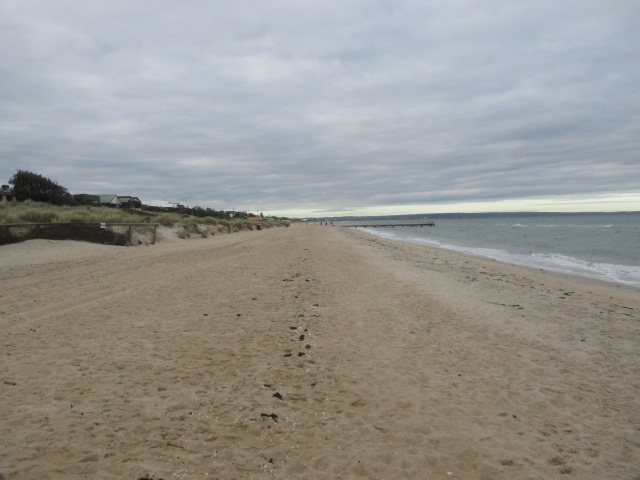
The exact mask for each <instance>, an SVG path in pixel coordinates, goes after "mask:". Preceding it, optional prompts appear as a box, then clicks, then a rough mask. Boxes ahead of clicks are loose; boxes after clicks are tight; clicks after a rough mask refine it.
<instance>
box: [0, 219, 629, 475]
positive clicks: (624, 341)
mask: <svg viewBox="0 0 640 480" xmlns="http://www.w3.org/2000/svg"><path fill="white" fill-rule="evenodd" d="M0 281H1V283H2V289H1V290H0V292H1V296H0V312H1V316H0V329H1V336H0V348H1V359H2V371H1V373H0V375H1V378H0V398H2V401H1V402H0V429H1V430H2V435H1V439H0V478H4V479H14V478H16V479H38V480H40V479H81V478H82V479H84V478H91V479H112V478H121V479H132V480H134V479H138V478H140V477H143V476H145V475H149V476H155V478H164V479H165V480H167V479H169V478H182V479H203V478H221V479H232V478H265V479H272V478H273V479H280V478H291V479H297V478H318V479H333V478H377V479H393V478H412V479H413V478H415V479H431V478H433V479H514V478H518V479H553V478H563V479H566V478H580V479H602V478H619V479H623V478H624V479H633V478H639V476H640V442H639V440H638V439H639V438H640V434H639V433H640V432H639V427H640V400H639V399H640V395H639V394H640V375H639V374H640V362H639V355H638V351H639V348H640V333H639V323H638V321H639V318H640V300H639V299H640V293H639V292H638V289H632V288H628V287H622V286H614V285H607V284H601V283H597V282H592V281H587V280H579V281H576V280H574V279H571V278H563V277H560V276H557V275H547V274H543V273H541V272H537V271H534V270H527V269H523V268H516V267H510V266H506V265H501V264H498V263H497V262H489V261H481V260H477V259H473V258H468V257H464V256H460V255H455V254H452V253H448V252H445V251H441V250H436V249H427V248H424V247H417V246H412V245H405V244H399V243H392V242H389V241H385V240H381V239H377V238H374V237H370V236H367V235H364V234H361V233H359V232H355V231H353V230H349V229H342V228H338V227H334V228H332V227H320V226H304V225H297V226H293V227H291V228H289V229H272V230H267V231H260V232H244V233H238V234H233V235H225V236H216V237H213V238H208V239H200V240H187V241H179V242H164V243H160V244H158V245H155V246H150V247H131V248H122V247H105V246H100V245H88V244H80V243H75V242H49V241H30V242H26V243H24V244H18V245H7V246H3V247H0Z"/></svg>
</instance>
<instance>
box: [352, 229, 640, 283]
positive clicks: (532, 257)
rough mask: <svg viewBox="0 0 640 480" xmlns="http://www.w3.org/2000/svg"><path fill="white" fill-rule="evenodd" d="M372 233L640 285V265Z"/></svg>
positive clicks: (528, 265)
mask: <svg viewBox="0 0 640 480" xmlns="http://www.w3.org/2000/svg"><path fill="white" fill-rule="evenodd" d="M359 230H362V231H364V232H366V233H369V234H371V235H375V236H378V237H382V238H386V239H389V240H397V241H401V242H405V243H412V244H414V245H423V246H433V247H439V248H444V249H447V250H453V251H456V252H461V253H467V254H470V255H477V256H480V257H486V258H491V259H493V260H498V261H500V262H505V263H512V264H516V265H522V266H525V267H534V268H541V269H544V270H551V271H554V272H560V273H567V274H571V275H578V276H583V277H590V278H596V279H600V280H607V281H613V282H617V283H623V284H626V285H632V286H635V287H640V266H631V265H617V264H611V263H596V262H589V261H585V260H581V259H579V258H574V257H569V256H566V255H560V254H555V253H554V254H542V253H535V252H531V253H529V254H528V255H526V254H517V253H511V252H508V251H506V250H501V249H496V248H480V247H463V246H460V245H452V244H446V243H442V242H438V241H436V240H433V239H429V238H417V237H403V236H399V235H396V234H394V233H391V232H388V231H378V230H375V229H363V228H362V229H359Z"/></svg>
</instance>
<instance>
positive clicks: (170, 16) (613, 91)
mask: <svg viewBox="0 0 640 480" xmlns="http://www.w3.org/2000/svg"><path fill="white" fill-rule="evenodd" d="M639 32H640V2H638V1H637V0H562V1H558V0H520V1H506V0H504V1H497V0H496V1H494V0H477V1H473V0H435V1H434V0H407V1H403V0H371V1H364V0H363V1H355V0H354V1H352V0H315V1H311V0H306V1H305V0H289V1H285V0H270V1H266V0H232V1H231V0H216V1H211V0H185V1H182V2H176V1H173V0H171V1H169V0H135V1H132V0H108V1H107V0H105V1H90V0H2V1H1V2H0V69H1V72H0V73H1V77H0V176H1V177H2V178H1V180H2V183H6V182H7V181H8V180H9V179H10V177H11V176H12V175H13V174H14V173H15V172H16V170H18V169H24V170H30V171H34V172H36V173H40V174H43V175H45V176H47V177H49V178H52V179H53V180H56V181H57V182H58V183H60V184H61V185H63V186H65V187H67V188H68V189H69V191H70V192H71V193H74V194H76V193H117V194H119V195H136V196H139V197H140V198H141V199H142V201H143V202H144V203H150V204H159V203H161V202H164V201H165V200H166V201H170V202H181V203H183V204H187V205H189V206H194V205H200V206H202V207H211V208H216V209H225V210H229V209H236V210H253V211H256V210H258V211H262V212H264V213H265V214H267V213H274V214H279V213H280V214H300V215H311V214H316V215H325V214H326V215H328V214H343V215H350V214H355V213H368V214H376V213H387V214H388V213H414V212H420V211H424V212H444V211H455V210H460V209H463V210H467V211H474V210H482V209H502V210H509V209H527V208H533V209H537V210H554V209H558V208H559V206H560V207H562V208H560V209H561V210H562V209H565V210H570V209H575V208H576V207H575V205H578V207H577V208H581V209H584V210H629V209H633V210H640V53H639V52H640V47H639V45H640V33H639Z"/></svg>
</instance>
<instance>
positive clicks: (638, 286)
mask: <svg viewBox="0 0 640 480" xmlns="http://www.w3.org/2000/svg"><path fill="white" fill-rule="evenodd" d="M343 228H345V227H343ZM354 230H358V231H360V232H362V233H365V234H367V235H371V236H374V237H378V238H382V239H385V240H389V241H392V242H400V243H407V244H410V245H416V246H419V247H423V248H434V249H438V250H443V251H448V252H453V253H456V254H459V255H463V256H468V257H472V258H478V259H485V260H488V261H492V262H499V263H502V264H505V265H512V266H515V267H522V268H527V269H531V270H540V271H544V272H548V273H549V274H559V275H564V276H567V277H568V278H571V277H577V278H584V279H590V280H596V281H600V282H603V283H612V284H615V285H623V286H628V287H631V288H636V289H640V284H637V283H634V282H629V281H623V280H617V279H612V278H610V277H607V276H606V275H603V274H600V275H598V274H594V273H591V274H589V273H577V272H571V271H567V270H562V269H560V268H553V267H546V266H544V267H543V266H536V265H531V264H530V263H526V262H525V261H522V262H517V261H509V260H505V259H501V258H493V257H491V256H489V255H482V254H479V253H470V252H466V251H463V250H458V249H456V248H446V247H442V246H438V245H431V244H428V243H420V242H416V241H411V240H408V239H403V238H400V237H399V238H390V237H385V236H382V235H377V234H375V233H371V232H367V231H366V230H362V229H359V228H357V227H356V228H354ZM506 253H508V252H506ZM577 260H579V261H582V262H585V260H581V259H577ZM599 265H605V264H602V263H600V264H599ZM606 265H609V264H606ZM610 265H612V266H615V267H624V268H640V267H638V266H632V265H621V264H615V265H614V264H610Z"/></svg>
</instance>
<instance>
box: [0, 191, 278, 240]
mask: <svg viewBox="0 0 640 480" xmlns="http://www.w3.org/2000/svg"><path fill="white" fill-rule="evenodd" d="M12 223H154V224H160V225H163V226H165V227H170V228H173V227H176V226H179V225H182V226H183V227H185V230H190V231H191V233H198V234H201V235H202V232H205V231H206V234H207V235H208V234H210V233H212V232H224V231H226V232H228V233H233V232H240V231H243V230H254V229H255V228H254V227H256V226H257V225H258V224H259V225H260V228H263V229H266V228H271V227H276V226H282V225H283V222H280V221H277V220H275V221H267V220H263V221H261V222H252V221H248V220H245V219H243V218H234V219H231V220H228V219H224V218H217V217H199V216H195V215H188V214H183V213H177V212H163V211H157V212H148V211H143V210H138V209H125V208H110V207H105V206H100V205H53V204H50V203H43V202H36V201H33V200H26V201H23V202H12V203H3V204H0V224H12ZM198 225H201V226H206V227H210V228H206V229H203V228H200V230H199V231H197V232H196V231H195V230H194V229H196V226H198Z"/></svg>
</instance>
